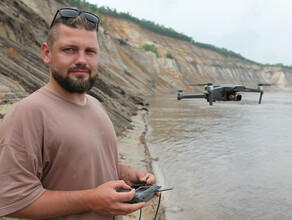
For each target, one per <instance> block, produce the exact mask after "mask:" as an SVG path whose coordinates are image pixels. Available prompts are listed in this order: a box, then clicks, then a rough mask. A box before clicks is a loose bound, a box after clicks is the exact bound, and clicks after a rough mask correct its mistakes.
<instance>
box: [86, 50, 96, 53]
mask: <svg viewBox="0 0 292 220" xmlns="http://www.w3.org/2000/svg"><path fill="white" fill-rule="evenodd" d="M87 53H92V54H96V51H95V50H87Z"/></svg>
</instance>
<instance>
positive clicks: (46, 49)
mask: <svg viewBox="0 0 292 220" xmlns="http://www.w3.org/2000/svg"><path fill="white" fill-rule="evenodd" d="M42 56H43V60H44V62H45V64H50V47H49V45H48V44H47V43H43V44H42Z"/></svg>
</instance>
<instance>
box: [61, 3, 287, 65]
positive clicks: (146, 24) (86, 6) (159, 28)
mask: <svg viewBox="0 0 292 220" xmlns="http://www.w3.org/2000/svg"><path fill="white" fill-rule="evenodd" d="M58 1H60V2H64V3H68V4H70V5H72V6H74V7H77V8H79V9H82V10H86V11H90V12H93V13H96V14H99V15H100V14H103V15H109V16H112V17H117V18H125V19H129V20H131V21H132V22H134V23H136V24H138V25H140V26H141V27H142V28H145V29H147V30H149V31H152V32H154V33H157V34H161V35H164V36H168V37H172V38H175V39H178V40H183V41H187V42H190V43H191V44H193V45H196V46H198V47H200V48H204V49H209V50H212V51H216V52H218V53H220V54H222V55H224V56H230V57H235V58H239V59H241V60H243V61H246V62H249V63H252V64H256V65H259V66H261V67H263V66H273V67H281V68H289V69H292V65H291V66H285V65H283V64H281V63H278V64H273V65H271V64H261V63H257V62H255V61H252V60H249V59H246V58H245V57H243V56H242V55H241V54H239V53H235V52H233V51H231V50H227V49H225V48H219V47H216V46H214V45H212V44H205V43H200V42H196V41H194V40H193V38H192V37H189V36H186V35H184V34H182V33H178V32H176V31H175V30H173V29H172V28H167V27H164V26H163V25H160V24H156V23H155V22H153V21H147V20H145V19H142V20H140V19H138V18H135V17H133V16H132V15H130V14H129V13H125V12H117V11H116V9H110V8H109V7H98V6H97V5H93V4H91V3H88V2H86V0H58Z"/></svg>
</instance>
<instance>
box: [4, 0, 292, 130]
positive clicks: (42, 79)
mask: <svg viewBox="0 0 292 220" xmlns="http://www.w3.org/2000/svg"><path fill="white" fill-rule="evenodd" d="M58 7H62V5H60V4H59V3H58V2H57V1H38V0H0V118H1V115H2V116H3V114H4V113H5V112H6V111H7V110H8V109H9V108H10V107H11V104H13V103H15V102H17V101H19V100H20V99H22V98H23V97H25V96H27V95H28V94H30V93H32V92H33V91H35V90H37V89H38V88H40V87H41V86H43V85H45V84H46V83H47V82H48V80H49V70H48V67H47V66H46V65H45V64H44V63H43V61H42V59H41V50H40V46H41V44H42V43H43V42H45V41H46V34H47V30H48V28H49V24H50V22H51V20H52V18H53V16H54V13H55V12H56V10H57V8H58ZM102 20H104V23H103V24H102V25H101V27H100V29H99V33H98V35H99V42H100V48H101V54H100V64H99V78H98V80H97V82H96V84H95V87H94V88H93V89H92V90H91V92H90V94H91V95H93V96H95V97H96V98H98V99H99V100H100V101H101V102H102V103H103V105H104V106H105V108H106V109H107V111H108V113H109V115H110V117H111V119H112V120H113V123H114V125H115V129H116V131H117V133H118V134H119V135H120V134H122V132H123V131H124V130H125V129H127V128H129V126H130V122H131V116H132V115H133V114H136V112H137V110H138V107H137V105H136V104H138V103H140V104H141V103H143V99H142V97H143V96H144V95H150V94H155V93H168V92H170V91H171V89H177V88H182V89H185V90H190V89H191V88H190V87H189V86H188V85H189V84H191V83H205V82H229V83H243V84H249V85H255V84H257V83H273V84H277V85H278V86H279V87H281V88H283V89H285V88H289V87H291V85H292V71H291V70H284V71H283V70H282V69H280V68H272V67H269V68H261V67H259V66H257V65H252V64H250V63H246V62H243V61H242V60H239V59H235V58H231V57H225V56H222V55H220V54H218V53H216V52H213V51H210V50H205V49H201V48H199V47H196V46H194V45H192V44H190V43H187V42H184V41H179V40H175V39H172V38H169V37H165V36H161V35H158V34H155V33H152V32H149V31H147V30H144V29H142V28H141V27H139V26H138V25H136V24H134V23H132V22H130V21H128V20H124V19H117V18H112V17H108V16H102ZM146 43H147V44H154V45H155V46H156V47H157V48H158V53H159V57H157V56H156V55H155V54H154V53H152V52H145V51H144V50H143V49H142V46H143V45H144V44H146ZM167 52H170V53H171V54H172V56H173V58H172V59H170V58H166V57H165V56H164V55H165V54H166V53H167Z"/></svg>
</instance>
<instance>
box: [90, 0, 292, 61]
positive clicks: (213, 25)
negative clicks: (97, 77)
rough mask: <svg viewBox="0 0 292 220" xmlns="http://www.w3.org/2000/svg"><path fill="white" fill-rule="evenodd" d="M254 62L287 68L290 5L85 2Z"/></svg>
mask: <svg viewBox="0 0 292 220" xmlns="http://www.w3.org/2000/svg"><path fill="white" fill-rule="evenodd" d="M87 1H88V2H90V3H93V4H96V5H97V6H98V7H100V6H108V7H110V8H111V9H116V10H117V11H118V12H129V13H130V14H131V15H132V16H134V17H137V18H139V19H142V18H144V19H146V20H150V21H154V22H155V23H157V24H161V25H164V26H165V27H171V28H173V29H174V30H175V31H177V32H179V33H183V34H185V35H187V36H190V37H192V38H193V39H194V40H195V41H197V42H201V43H207V44H213V45H214V46H216V47H224V48H226V49H228V50H232V51H234V52H236V53H239V54H241V55H242V56H244V57H245V58H247V59H250V60H253V61H256V62H259V63H264V64H265V63H269V64H276V63H283V64H284V65H289V66H290V65H292V42H291V41H292V0H87Z"/></svg>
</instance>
